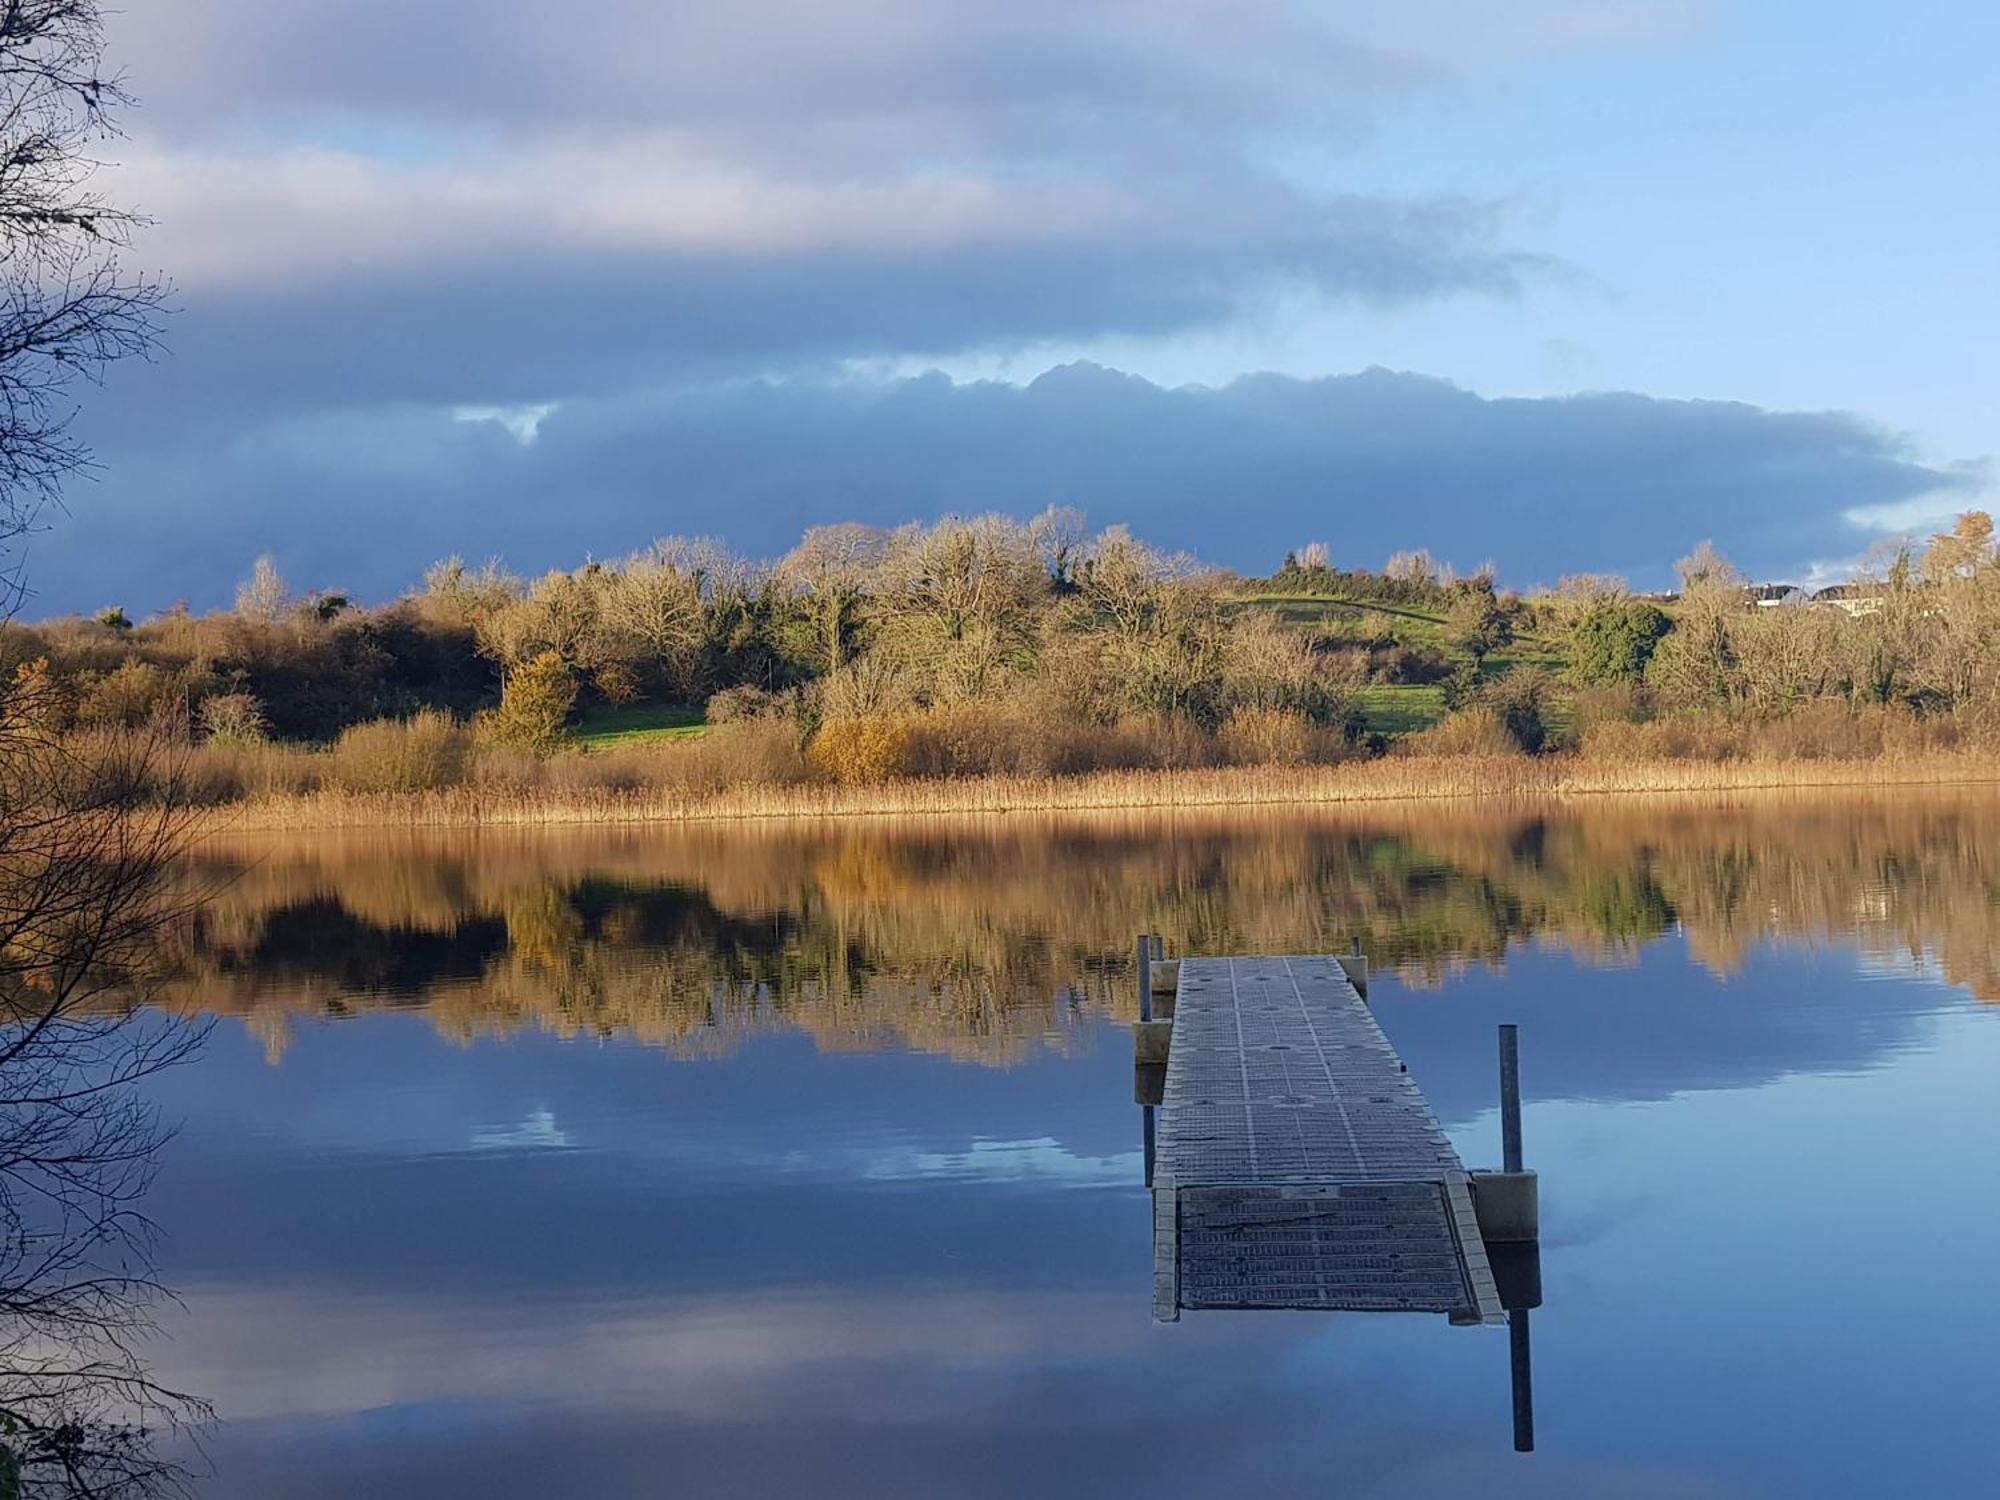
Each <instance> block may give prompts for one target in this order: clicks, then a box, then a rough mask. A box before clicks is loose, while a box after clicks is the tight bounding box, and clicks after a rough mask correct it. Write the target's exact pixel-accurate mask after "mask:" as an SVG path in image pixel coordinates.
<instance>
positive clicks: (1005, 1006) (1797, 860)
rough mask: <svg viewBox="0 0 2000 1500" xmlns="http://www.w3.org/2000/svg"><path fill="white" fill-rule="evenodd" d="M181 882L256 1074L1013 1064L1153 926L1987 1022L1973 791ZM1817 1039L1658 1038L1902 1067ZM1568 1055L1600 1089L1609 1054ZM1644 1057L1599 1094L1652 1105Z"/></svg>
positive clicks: (1192, 940)
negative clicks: (1920, 995)
mask: <svg viewBox="0 0 2000 1500" xmlns="http://www.w3.org/2000/svg"><path fill="white" fill-rule="evenodd" d="M189 874H190V877H191V878H192V879H195V880H199V881H201V882H203V883H204V884H206V885H214V884H217V883H219V884H220V888H221V892H222V893H221V894H220V895H219V896H218V897H217V898H215V899H214V900H212V901H210V902H209V903H208V904H207V905H206V907H205V909H204V911H203V913H202V915H201V917H200V919H199V920H198V921H196V922H195V923H193V924H192V925H190V927H189V928H188V930H187V931H186V932H184V933H183V934H182V950H181V952H182V960H183V974H184V981H183V984H182V986H181V994H182V995H183V996H184V997H186V998H188V999H191V1000H192V1001H193V1002H194V1003H195V1004H196V1005H198V1006H200V1007H201V1008H203V1009H207V1010H210V1011H216V1012H221V1013H225V1014H235V1015H240V1016H242V1017H244V1018H245V1020H246V1021H247V1022H248V1023H249V1024H250V1025H251V1026H252V1027H253V1029H255V1030H256V1032H257V1034H258V1035H259V1036H260V1037H261V1038H263V1040H264V1042H265V1045H266V1047H267V1048H268V1050H269V1051H270V1053H271V1055H272V1056H273V1057H274V1058H275V1057H277V1056H280V1055H282V1053H283V1050H284V1047H285V1044H286V1038H287V1037H288V1035H289V1031H290V1023H291V1021H292V1020H293V1018H295V1017H300V1016H343V1015H349V1014H353V1013H355V1012H358V1011H362V1010H371V1009H388V1008H398V1007H403V1006H411V1005H421V1006H422V1007H424V1008H425V1009H426V1011H427V1012H428V1014H429V1015H430V1017H431V1020H432V1022H433V1024H434V1025H436V1026H438V1027H439V1028H440V1029H441V1030H443V1031H445V1032H446V1033H447V1034H450V1035H453V1036H459V1037H473V1036H479V1035H489V1034H505V1033H509V1032H514V1031H518V1030H521V1029H523V1028H527V1027H536V1028H541V1029H545V1030H548V1031H550V1032H553V1033H555V1034H557V1035H563V1036H575V1035H598V1036H609V1035H614V1034H623V1035H632V1036H635V1037H638V1038H640V1039H642V1040H644V1041H647V1042H650V1043H654V1044H657V1045H660V1046H663V1047H666V1048H668V1049H670V1050H672V1051H675V1052H677V1053H685V1054H713V1053H717V1052H725V1051H728V1050H729V1049H731V1048H732V1047H735V1046H737V1045H740V1043H741V1042H742V1040H743V1039H744V1038H745V1037H747V1036H752V1035H757V1034H762V1033H767V1032H769V1031H772V1030H774V1029H794V1028H796V1029H798V1030H802V1031H805V1032H807V1033H809V1034H810V1035H812V1036H813V1037H814V1038H815V1039H816V1040H817V1041H818V1043H819V1044H820V1045H821V1046H822V1047H825V1048H827V1049H829V1050H851V1049H866V1048H870V1047H877V1046H883V1045H898V1046H910V1047H916V1048H919V1049H922V1050H926V1051H936V1052H939V1053H941V1054H944V1055H946V1056H950V1057H955V1058H961V1059H966V1060H970V1061H978V1062H984V1063H1002V1064H1004V1063H1011V1062H1016V1061H1019V1060H1020V1059H1021V1058H1022V1057H1024V1056H1025V1055H1027V1053H1028V1052H1029V1051H1030V1050H1032V1049H1035V1048H1039V1047H1055V1048H1057V1049H1061V1048H1062V1047H1064V1046H1066V1045H1068V1044H1069V1041H1070V1039H1071V1038H1072V1037H1073V1035H1074V1033H1075V1031H1076V1028H1077V1026H1078V1025H1079V1024H1082V1023H1084V1022H1086V1021H1088V1020H1089V1019H1091V1018H1093V1017H1095V1016H1098V1015H1104V1014H1109V1015H1112V1016H1114V1017H1117V1018H1121V1019H1124V1018H1129V1017H1128V1016H1127V1012H1128V1011H1129V1009H1130V1008H1131V1002H1130V996H1129V994H1128V993H1127V991H1128V989H1129V984H1128V983H1126V982H1122V981H1124V980H1125V976H1126V974H1127V970H1128V968H1129V966H1130V964H1131V963H1132V957H1131V951H1130V944H1131V936H1130V935H1131V934H1132V933H1133V932H1134V931H1137V930H1139V929H1141V928H1149V929H1153V930H1158V931H1161V932H1164V933H1165V934H1167V936H1168V939H1169V941H1170V942H1171V943H1172V944H1173V945H1174V947H1175V949H1176V951H1188V952H1197V953H1231V952H1260V951H1262V952H1276V951H1294V952H1318V951H1327V950H1328V948H1329V947H1330V946H1331V945H1335V944H1338V945H1340V946H1341V947H1342V948H1343V949H1344V947H1345V944H1346V941H1347V939H1348V938H1349V936H1351V935H1354V934H1360V935H1363V937H1364V940H1365V942H1366V943H1367V946H1368V950H1369V953H1370V956H1371V958H1372V959H1373V961H1374V962H1375V964H1376V965H1377V966H1378V967H1387V968H1389V969H1391V970H1392V971H1393V972H1395V973H1396V974H1397V975H1398V976H1400V977H1401V978H1402V979H1403V980H1404V981H1405V982H1406V983H1412V984H1419V985H1423V984H1435V983H1439V982H1442V981H1443V980H1444V979H1445V978H1447V977H1448V976H1451V975H1454V974H1458V973H1463V972H1464V971H1465V970H1466V969H1467V968H1468V967H1469V966H1480V967H1489V968H1490V967H1493V966H1496V965H1498V964H1500V963H1502V962H1503V961H1504V960H1505V958H1506V956H1507V955H1508V954H1509V953H1510V952H1518V951H1519V950H1521V949H1522V948H1523V947H1524V946H1529V945H1540V946H1554V947H1559V948H1561V949H1563V950H1565V951H1568V952H1570V953H1572V954H1575V955H1577V956H1579V957H1581V958H1583V959H1585V960H1587V961H1589V962H1592V963H1597V964H1615V965H1624V964H1629V963H1630V961H1631V959H1632V957H1633V956H1634V955H1635V954H1636V953H1637V952H1638V951H1639V949H1640V947H1641V946H1643V945H1644V944H1645V943H1647V942H1650V941H1654V940H1657V939H1659V938H1660V937H1662V936H1665V935H1667V934H1669V933H1680V934H1683V935H1684V937H1685V940H1686V942H1687V945H1688V948H1689V950H1690V951H1691V952H1692V953H1693V954H1695V955H1696V956H1697V957H1698V958H1699V959H1700V961H1701V962H1702V963H1703V964H1705V965H1706V966H1708V967H1709V968H1710V969H1711V970H1713V971H1714V972H1715V973H1717V974H1718V975H1733V974H1737V973H1739V972H1740V971H1741V970H1742V969H1743V968H1744V966H1745V964H1746V962H1747V961H1748V956H1749V955H1750V953H1751V952H1752V950H1753V949H1754V948H1755V947H1756V945H1758V944H1759V943H1763V942H1768V941H1770V940H1772V939H1788V940H1795V941H1803V942H1823V941H1827V940H1833V939H1837V940H1840V941H1843V942H1847V943H1853V944H1856V945H1858V946H1859V947H1860V948H1861V949H1862V950H1863V951H1864V952H1866V953H1868V954H1870V955H1872V956H1873V957H1874V958H1875V960H1876V961H1877V962H1878V963H1879V964H1881V965H1883V966H1885V967H1890V968H1897V969H1905V970H1907V969H1911V968H1916V967H1935V968H1937V969H1938V970H1940V971H1941V972H1942V973H1943V975H1944V977H1945V978H1946V979H1947V980H1949V981H1950V982H1951V983H1953V984H1958V985H1963V986H1965V987H1966V988H1968V989H1969V990H1970V991H1971V993H1973V994H1974V995H1975V996H1977V997H1978V998H1980V999H1982V1000H2000V899H1996V892H2000V799H1986V798H1970V799H1968V798H1966V797H1964V796H1962V795H1961V796H1956V797H1946V796H1941V795H1928V796H1927V795H1925V794H1922V793H1911V794H1903V795H1899V796H1898V797H1896V798H1893V799H1869V798H1865V797H1855V796H1845V797H1843V798H1841V799H1840V800H1838V801H1837V802H1835V803H1833V804H1830V805H1820V804H1813V803H1804V804H1802V803H1798V802H1795V801H1790V800H1786V801H1781V802H1772V801H1758V802H1752V803H1749V804H1747V805H1745V806H1741V807H1714V808H1688V807H1678V806H1670V807H1664V808H1659V807H1647V806H1643V805H1642V806H1635V805H1632V804H1611V805H1605V806H1588V807H1563V808H1553V809H1551V808H1540V809H1524V810H1515V811H1506V810H1491V809H1478V808H1468V809H1458V808H1451V809H1446V810H1442V811H1432V812H1410V811H1397V812H1386V811H1383V812H1371V813H1362V814H1352V815H1346V816H1333V815H1323V816H1316V817H1314V818H1310V819H1308V818H1304V817H1301V816H1299V815H1296V814H1287V815H1285V816H1283V817H1271V816H1266V817H1261V818H1241V817H1239V818H1235V819H1231V820H1226V821H1225V820H1202V821H1194V822H1189V821H1186V820H1182V821H1179V822H1168V823H1161V822H1159V821H1143V820H1142V821H1136V822H1133V823H1130V824H1104V823H1099V824H1086V825H1080V826H1062V825H1054V824H1049V823H1046V822H1035V821H1032V820H1024V821H1022V822H1012V821H1002V822H986V823H978V824H971V825H965V826H951V827H936V826H928V827H926V826H909V827H896V826H884V825H881V824H875V825H853V824H850V825H845V826H833V827H828V828H823V829H815V830H811V831H803V832H802V831H798V830H797V829H795V828H755V827H753V828H750V829H740V830H722V829H709V828H701V829H692V830H645V831H635V830H601V829H600V830H593V831H589V832H584V833H556V834H548V835H536V836H524V835H507V834H495V833H491V832H488V833H483V834H479V835H476V836H474V835H458V836H451V835H430V836H417V835H411V836H404V837H394V836H386V835H385V836H376V837H369V836H353V835H346V836H341V837H339V838H333V837H327V838H320V839H310V840H290V841H285V842H282V843H259V842H244V843H241V844H237V845H229V844H213V845H211V846H209V847H208V848H207V849H205V850H204V852H203V853H202V854H201V856H200V858H199V859H198V860H197V861H196V862H195V863H194V864H193V865H192V866H191V867H190V871H189ZM1620 987H1621V990H1625V989H1627V988H1629V986H1628V985H1626V984H1625V983H1624V982H1623V981H1621V986H1620ZM1052 997H1053V998H1052ZM1523 1019H1524V1020H1525V1019H1528V1017H1526V1016H1524V1017H1523ZM1618 1024H1619V1025H1620V1026H1621V1027H1622V1025H1623V1024H1624V1023H1623V1022H1622V1021H1620V1022H1619V1023H1618ZM1812 1025H1813V1023H1812V1021H1811V1019H1810V1017H1809V1016H1802V1015H1800V1014H1797V1013H1791V1014H1785V1013H1773V1012H1770V1011H1768V1010H1764V1009H1756V1010H1743V1009H1741V1008H1737V1009H1736V1012H1735V1013H1734V1014H1725V1013H1715V1014H1710V1015H1703V1016H1697V1017H1683V1018H1681V1020H1680V1021H1678V1022H1677V1024H1676V1026H1675V1028H1674V1034H1673V1035H1671V1036H1662V1037H1660V1038H1658V1039H1657V1040H1658V1041H1659V1042H1660V1043H1661V1045H1663V1046H1667V1047H1671V1048H1673V1049H1675V1050H1677V1051H1678V1052H1680V1053H1681V1054H1683V1055H1693V1054H1697V1053H1700V1054H1706V1055H1710V1056H1712V1057H1713V1058H1714V1059H1715V1066H1716V1067H1717V1069H1718V1070H1720V1072H1719V1074H1718V1077H1717V1079H1716V1081H1717V1082H1724V1081H1728V1078H1730V1077H1738V1078H1740V1077H1751V1076H1758V1073H1759V1070H1760V1069H1768V1068H1773V1067H1777V1066H1780V1064H1779V1062H1778V1059H1779V1058H1780V1057H1783V1058H1786V1059H1794V1058H1795V1056H1796V1048H1797V1046H1798V1044H1799V1043H1800V1042H1801V1041H1802V1040H1805V1041H1806V1042H1807V1043H1808V1044H1809V1045H1812V1044H1817V1045H1819V1046H1821V1047H1823V1048H1825V1049H1827V1051H1828V1052H1829V1054H1831V1053H1844V1054H1846V1056H1847V1060H1848V1061H1849V1062H1851V1063H1859V1062H1861V1061H1862V1060H1863V1059H1864V1057H1865V1055H1866V1052H1867V1051H1868V1050H1869V1049H1870V1048H1871V1047H1874V1046H1880V1045H1892V1044H1893V1041H1894V1038H1893V1036H1879V1035H1878V1036H1872V1037H1854V1036H1849V1035H1845V1034H1843V1033H1842V1032H1841V1029H1839V1028H1830V1029H1827V1030H1826V1031H1825V1033H1824V1034H1822V1035H1820V1036H1818V1037H1816V1038H1810V1037H1801V1036H1800V1035H1799V1034H1798V1033H1799V1031H1800V1029H1801V1028H1802V1027H1803V1028H1806V1029H1810V1028H1811V1027H1812ZM1578 1040H1579V1041H1580V1043H1581V1044H1582V1047H1583V1050H1584V1053H1585V1055H1586V1056H1587V1058H1588V1059H1589V1063H1590V1070H1591V1073H1592V1076H1593V1077H1599V1075H1598V1073H1597V1065H1598V1063H1599V1061H1600V1060H1601V1043H1602V1040H1603V1039H1601V1038H1579V1039H1578ZM1617 1050H1619V1051H1625V1052H1629V1051H1630V1049H1629V1048H1625V1047H1620V1048H1619V1049H1617ZM1653 1055H1655V1054H1652V1053H1651V1052H1650V1049H1649V1051H1648V1053H1646V1054H1643V1055H1636V1056H1634V1058H1633V1062H1634V1067H1633V1069H1632V1070H1631V1076H1630V1077H1629V1078H1627V1079H1626V1080H1625V1081H1624V1083H1623V1084H1622V1085H1617V1084H1614V1085H1612V1087H1614V1088H1615V1089H1616V1090H1617V1091H1618V1092H1621V1093H1642V1092H1643V1091H1644V1089H1645V1087H1646V1079H1645V1076H1644V1075H1645V1072H1646V1070H1647V1058H1648V1057H1650V1056H1653ZM1834 1060H1835V1059H1834V1058H1833V1057H1832V1056H1831V1055H1829V1056H1826V1057H1824V1058H1821V1059H1818V1060H1817V1061H1820V1062H1832V1061H1834ZM1569 1065H1570V1064H1569V1062H1568V1061H1567V1060H1565V1059H1562V1058H1555V1059H1547V1060H1545V1066H1555V1067H1556V1068H1558V1069H1564V1068H1567V1067H1569ZM1666 1071H1670V1072H1672V1074H1673V1076H1674V1077H1675V1078H1677V1079H1680V1078H1682V1077H1683V1076H1684V1075H1683V1073H1682V1070H1680V1069H1679V1068H1678V1067H1674V1068H1671V1069H1668V1070H1666Z"/></svg>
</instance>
